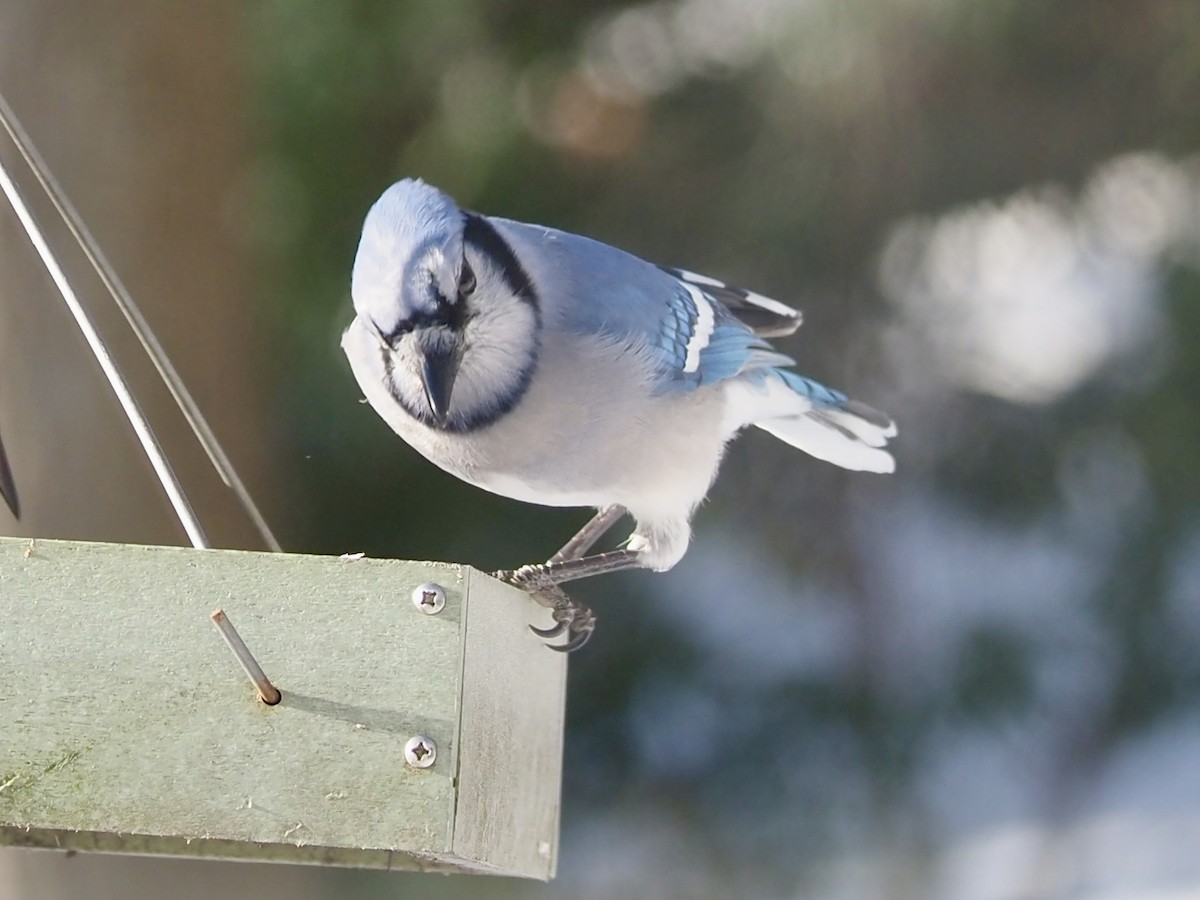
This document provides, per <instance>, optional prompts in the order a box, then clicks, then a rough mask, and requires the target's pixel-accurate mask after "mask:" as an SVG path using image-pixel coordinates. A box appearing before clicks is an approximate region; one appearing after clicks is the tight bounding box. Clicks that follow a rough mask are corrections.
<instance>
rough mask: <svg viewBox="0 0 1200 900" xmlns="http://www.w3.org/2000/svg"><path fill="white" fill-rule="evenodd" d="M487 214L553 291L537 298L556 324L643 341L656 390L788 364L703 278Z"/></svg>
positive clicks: (711, 381) (681, 387)
mask: <svg viewBox="0 0 1200 900" xmlns="http://www.w3.org/2000/svg"><path fill="white" fill-rule="evenodd" d="M492 221H493V222H494V223H495V224H496V225H497V227H499V228H500V229H501V231H502V232H504V233H505V234H508V235H510V236H511V237H513V238H516V239H518V241H519V243H520V244H521V245H522V247H521V249H522V250H523V251H524V252H522V253H520V256H521V257H522V262H523V263H524V264H525V265H526V266H527V267H529V268H530V270H531V272H530V274H532V275H533V276H534V280H535V281H537V282H540V283H541V284H543V285H545V286H546V288H547V289H549V290H550V291H553V292H554V293H555V294H556V295H558V296H556V297H553V298H552V297H544V298H543V302H545V303H546V304H552V303H553V304H554V306H555V313H556V315H555V317H554V318H555V319H556V320H557V321H558V323H559V327H563V328H566V329H567V330H570V331H573V332H575V333H577V334H596V335H604V336H606V337H611V338H615V339H617V340H619V341H626V342H629V343H631V344H636V345H638V346H644V347H646V348H648V349H649V350H650V352H651V354H652V355H653V357H654V359H655V361H656V363H657V364H658V376H659V377H658V382H657V384H656V387H657V389H658V390H660V391H662V392H668V391H691V390H695V389H696V388H698V387H701V386H702V385H709V384H714V383H716V382H719V381H723V380H725V379H728V378H734V377H736V376H738V375H740V374H742V373H743V372H747V371H749V370H752V369H760V368H762V369H765V368H769V367H772V366H781V365H791V364H792V360H791V359H790V358H788V357H787V356H784V355H783V354H781V353H777V352H775V351H774V350H773V349H772V348H771V346H770V345H769V344H767V342H766V341H764V340H763V339H762V338H760V337H758V336H756V335H755V333H754V331H752V330H751V328H750V327H749V326H748V325H747V324H745V323H743V322H742V321H741V320H739V319H738V317H737V316H736V315H735V314H734V313H733V312H731V311H730V310H729V309H728V308H727V307H726V306H725V305H724V304H723V303H721V302H720V301H719V300H718V299H717V298H716V297H715V296H714V292H715V289H714V291H712V292H710V291H709V290H708V288H707V285H705V284H697V283H695V282H694V281H685V280H684V279H683V278H682V277H679V276H677V275H676V273H675V272H674V271H668V270H665V269H662V268H659V267H658V266H655V265H652V264H650V263H648V262H646V261H644V260H642V259H639V258H638V257H636V256H633V255H632V254H629V253H626V252H624V251H623V250H618V249H617V248H615V247H611V246H609V245H608V244H603V243H600V242H599V241H594V240H592V239H590V238H585V237H582V236H580V235H575V234H570V233H568V232H563V231H557V230H555V229H551V228H542V227H537V226H530V225H524V224H521V223H518V222H511V221H508V220H503V219H493V220H492ZM681 274H683V275H684V276H685V277H686V276H687V275H688V274H690V273H681ZM696 277H697V276H692V278H696ZM713 284H714V285H717V284H719V282H715V281H714V282H713ZM755 296H757V295H755ZM768 302H773V301H768ZM778 306H779V307H781V308H783V309H787V308H786V307H783V306H782V304H778Z"/></svg>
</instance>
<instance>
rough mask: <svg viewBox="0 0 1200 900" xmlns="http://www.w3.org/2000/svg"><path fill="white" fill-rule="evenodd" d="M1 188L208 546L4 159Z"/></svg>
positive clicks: (163, 478)
mask: <svg viewBox="0 0 1200 900" xmlns="http://www.w3.org/2000/svg"><path fill="white" fill-rule="evenodd" d="M0 190H3V191H4V195H5V196H6V197H7V198H8V202H9V203H10V204H11V205H12V208H13V212H15V213H16V214H17V218H18V219H19V220H20V222H21V226H22V227H23V228H24V229H25V234H26V235H27V236H28V237H29V240H30V242H31V243H32V244H33V249H34V250H36V251H37V254H38V256H40V257H41V259H42V265H44V266H45V267H46V271H47V272H48V273H49V274H50V278H51V280H52V281H53V282H54V286H55V287H57V288H58V293H59V294H60V295H61V296H62V298H63V301H64V302H65V303H66V304H67V308H68V309H69V310H70V311H71V315H72V316H74V317H75V324H76V325H78V326H79V330H80V331H82V332H83V338H84V340H85V341H87V344H88V347H90V348H91V351H92V354H93V355H94V356H95V357H96V361H97V362H98V363H100V369H101V370H102V371H103V372H104V377H105V378H106V379H108V384H109V386H110V387H111V388H112V390H113V393H114V394H116V395H117V402H118V403H120V404H121V409H122V410H123V411H124V413H125V418H127V419H128V420H129V424H130V425H132V426H133V430H134V433H135V434H137V438H138V442H139V443H141V445H142V450H143V451H145V453H146V457H147V458H148V459H149V460H150V465H151V467H152V468H153V469H154V474H155V475H157V476H158V481H159V483H160V484H161V485H162V486H163V490H164V491H166V493H167V499H168V500H170V502H171V507H172V508H173V509H174V510H175V515H176V516H177V517H178V518H179V522H180V524H181V525H183V530H184V531H186V532H187V536H188V540H190V541H191V542H192V546H193V547H197V548H200V549H205V548H207V547H208V538H206V537H205V536H204V529H202V528H201V527H200V522H199V520H198V519H197V518H196V514H195V512H193V511H192V507H191V504H190V503H188V501H187V498H186V497H185V496H184V495H183V489H182V488H181V487H180V486H179V481H178V479H176V478H175V473H174V472H173V471H172V470H171V464H170V463H169V462H168V461H167V457H166V455H165V454H164V453H163V451H162V447H161V446H160V445H159V443H158V439H157V438H156V437H155V436H154V432H153V430H152V429H151V428H150V423H149V422H148V421H147V420H146V416H145V415H144V414H143V413H142V410H141V408H140V407H139V406H138V404H137V401H136V400H135V399H134V398H133V393H132V392H131V391H130V390H129V385H128V384H127V383H126V382H125V378H124V376H123V375H122V374H121V372H120V370H119V369H118V368H117V365H116V363H115V362H113V359H112V357H111V356H110V355H109V353H108V348H107V347H105V345H104V341H103V340H101V338H100V335H99V333H98V332H97V331H96V328H95V326H94V325H93V324H92V320H91V319H90V318H89V317H88V314H87V312H86V311H85V310H84V308H83V305H82V304H81V303H80V302H79V298H78V297H77V296H76V295H75V291H74V289H73V288H72V287H71V284H70V282H69V281H67V276H66V275H65V274H63V270H62V267H61V266H60V265H59V264H58V260H57V259H56V258H55V256H54V251H53V250H51V249H50V245H49V244H48V243H47V242H46V238H45V236H44V235H43V234H42V230H41V228H39V227H38V224H37V221H36V220H35V219H34V218H33V214H32V213H31V212H30V211H29V207H28V206H26V205H25V200H24V199H23V198H22V197H21V194H20V192H19V191H18V190H17V186H16V184H15V183H14V182H13V180H12V178H11V176H10V175H9V172H8V168H7V167H6V166H5V165H4V161H3V160H2V159H0Z"/></svg>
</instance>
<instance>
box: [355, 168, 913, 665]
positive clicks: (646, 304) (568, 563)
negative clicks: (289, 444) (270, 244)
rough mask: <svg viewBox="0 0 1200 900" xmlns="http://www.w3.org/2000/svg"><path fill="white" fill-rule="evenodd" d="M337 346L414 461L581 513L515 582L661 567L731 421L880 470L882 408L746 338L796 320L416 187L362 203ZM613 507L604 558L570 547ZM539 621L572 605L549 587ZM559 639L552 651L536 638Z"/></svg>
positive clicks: (585, 629)
mask: <svg viewBox="0 0 1200 900" xmlns="http://www.w3.org/2000/svg"><path fill="white" fill-rule="evenodd" d="M351 291H352V294H353V299H354V309H355V313H356V315H355V318H354V321H353V322H351V323H350V326H349V327H348V328H347V330H346V332H345V334H344V335H343V338H342V347H343V349H344V350H345V352H346V356H347V357H348V358H349V361H350V366H351V368H352V370H353V372H354V376H355V378H356V379H357V380H358V383H359V386H360V387H361V388H362V390H363V392H364V394H365V395H366V398H367V400H368V401H369V402H370V404H371V406H372V407H373V408H374V409H375V411H376V412H377V413H378V414H379V415H380V416H382V417H383V419H384V421H385V422H387V424H388V425H390V426H391V427H392V429H393V430H394V431H395V432H396V433H397V434H399V435H400V437H402V438H403V439H404V440H405V441H407V442H408V443H409V444H411V445H412V446H413V447H414V448H415V449H416V450H417V451H418V452H419V453H420V454H421V455H422V456H424V457H425V458H426V459H428V460H429V461H430V462H432V463H433V464H434V465H436V466H439V467H440V468H442V469H444V470H445V471H447V472H449V473H451V474H452V475H455V476H457V477H458V478H461V479H462V480H464V481H466V482H469V483H470V484H473V485H476V486H477V487H481V488H483V489H484V490H487V491H491V492H493V493H496V494H500V495H502V496H505V497H512V498H514V499H517V500H523V501H525V502H527V503H538V504H542V505H546V506H580V507H593V508H595V509H597V510H598V513H597V514H596V516H595V517H594V518H593V519H592V521H590V522H589V523H588V524H587V525H586V526H584V528H583V530H582V531H581V532H580V533H579V534H578V535H576V536H575V537H574V538H572V540H571V541H570V542H569V543H568V544H567V545H566V546H565V547H563V548H562V550H560V551H559V552H558V553H556V554H555V555H554V556H553V557H551V559H550V560H549V561H548V562H546V563H543V564H539V565H532V566H524V567H522V568H521V569H518V570H516V571H514V572H505V573H500V574H501V575H502V576H503V577H506V578H507V579H508V580H510V581H513V582H514V583H517V584H519V585H521V586H523V587H525V588H527V589H529V590H531V591H534V592H536V591H538V590H546V591H557V586H558V585H560V584H562V583H564V582H567V581H570V580H574V579H577V578H583V577H587V576H591V575H596V574H600V573H603V572H614V571H618V570H621V569H628V568H646V569H652V570H654V571H657V572H665V571H666V570H668V569H670V568H671V567H672V566H674V565H675V564H676V563H677V562H679V560H680V558H682V556H683V555H684V552H685V551H686V549H687V546H688V541H689V539H690V537H691V525H690V522H691V518H692V513H693V512H694V510H695V509H696V507H697V505H698V504H699V503H700V502H701V501H702V500H703V499H704V496H705V494H706V493H707V492H708V489H709V487H710V485H711V484H712V481H713V478H714V476H715V475H716V472H717V467H718V465H719V463H720V461H721V455H722V453H723V452H724V450H725V445H726V444H727V443H729V441H730V440H731V439H732V438H733V437H734V436H736V435H737V434H738V432H740V431H741V430H742V429H744V428H746V427H747V426H750V425H755V426H757V427H759V428H762V429H763V430H764V431H767V432H769V433H770V434H773V435H775V436H776V437H777V438H779V439H780V440H782V441H784V442H786V443H788V444H791V445H792V446H794V447H798V448H800V449H801V450H804V451H805V452H807V453H809V454H810V455H812V456H815V457H817V458H818V459H823V460H826V461H827V462H831V463H834V464H836V465H839V466H843V467H845V468H847V469H860V470H865V471H870V472H891V471H892V470H893V468H894V465H895V464H894V461H893V459H892V456H891V455H890V454H889V453H888V452H887V451H886V450H884V449H883V447H884V446H885V445H886V444H887V442H888V439H889V438H891V437H892V436H894V435H895V434H896V426H895V425H894V424H893V423H892V421H891V420H890V419H889V418H888V417H887V416H885V415H884V414H882V413H880V412H878V411H876V410H874V409H872V408H871V407H869V406H866V405H864V404H862V403H859V402H857V401H854V400H851V399H849V398H847V397H846V396H845V395H844V394H842V393H839V392H838V391H835V390H831V389H829V388H827V387H823V386H822V385H820V384H818V383H817V382H815V381H812V380H810V379H808V378H805V377H804V376H802V375H799V374H797V373H795V372H793V371H790V370H789V369H788V368H786V367H788V366H790V365H792V360H791V359H790V358H788V357H787V356H784V355H782V354H780V353H778V352H776V351H775V350H774V349H772V348H771V346H770V345H769V344H768V343H767V342H766V340H765V338H767V337H781V336H784V335H788V334H791V333H792V332H794V331H795V330H796V329H797V328H798V327H799V326H800V321H801V316H800V313H799V312H797V311H796V310H794V309H792V308H790V307H788V306H785V305H784V304H782V303H779V302H777V301H775V300H771V299H769V298H767V297H763V296H760V295H758V294H755V293H752V292H750V291H746V290H742V289H740V288H735V287H732V286H729V285H726V284H723V283H722V282H720V281H717V280H715V279H712V278H707V277H704V276H701V275H696V274H693V273H691V272H687V271H683V270H681V269H667V268H661V267H659V266H655V265H652V264H651V263H648V262H645V261H643V260H641V259H639V258H637V257H635V256H632V255H630V254H628V253H625V252H624V251H621V250H618V249H616V248H615V247H610V246H608V245H607V244H603V243H600V242H598V241H594V240H591V239H589V238H585V237H580V236H578V235H574V234H569V233H567V232H563V231H557V230H555V229H553V228H547V227H544V226H541V225H526V224H523V223H520V222H513V221H509V220H507V219H500V218H493V217H490V216H484V215H479V214H477V213H473V212H469V211H466V210H463V209H460V208H459V207H458V206H457V205H456V204H455V202H454V201H453V200H452V199H451V198H450V197H448V196H447V195H446V194H444V193H442V192H441V191H439V190H438V189H436V188H434V187H432V186H430V185H428V184H425V183H423V182H421V181H419V180H412V179H406V180H404V181H400V182H398V183H396V184H394V185H392V186H391V187H389V188H388V189H387V190H386V191H384V193H383V195H382V196H381V197H380V198H379V199H378V200H377V201H376V202H375V204H374V206H372V207H371V210H370V211H369V212H368V213H367V217H366V222H365V224H364V225H363V232H362V238H361V241H360V243H359V246H358V253H357V256H356V258H355V261H354V272H353V277H352V286H351ZM626 512H628V513H629V514H630V515H631V516H632V517H633V519H634V520H635V522H636V527H635V528H634V531H633V534H632V536H631V537H630V538H629V540H628V541H627V542H626V544H625V545H624V546H623V547H622V548H621V549H618V550H614V551H610V552H608V553H599V554H595V555H592V556H588V555H586V554H587V551H588V550H589V549H590V548H591V547H592V546H593V545H594V544H595V542H596V541H597V540H598V539H599V538H600V536H602V535H603V534H604V533H605V532H606V531H607V530H608V529H609V528H610V527H611V526H612V525H613V524H615V523H616V521H617V520H618V519H620V518H621V516H622V515H624V514H625V513H626ZM554 596H555V597H556V600H555V604H556V606H555V609H556V612H555V618H556V621H557V622H558V627H557V628H556V629H552V630H550V631H548V632H543V633H546V634H556V633H562V631H563V630H569V631H570V632H571V634H572V637H571V640H570V641H569V644H568V646H577V645H578V644H579V643H581V642H582V640H586V638H587V636H588V634H589V633H590V631H591V628H592V625H593V624H594V620H593V619H592V617H591V615H590V612H588V611H586V610H583V609H582V608H581V607H577V606H575V605H574V604H571V603H570V602H569V601H566V600H565V599H563V598H564V597H565V595H561V592H558V593H557V594H555V595H554ZM556 649H560V648H556Z"/></svg>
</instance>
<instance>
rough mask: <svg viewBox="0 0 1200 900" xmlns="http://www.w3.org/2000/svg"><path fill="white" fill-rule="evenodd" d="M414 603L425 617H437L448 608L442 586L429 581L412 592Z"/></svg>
mask: <svg viewBox="0 0 1200 900" xmlns="http://www.w3.org/2000/svg"><path fill="white" fill-rule="evenodd" d="M412 602H413V606H415V607H416V608H417V609H419V610H420V611H421V612H423V613H425V615H427V616H432V615H436V614H437V613H440V612H441V611H442V610H443V609H445V608H446V592H445V590H443V589H442V586H441V585H440V584H434V583H433V582H431V581H427V582H425V583H424V584H422V585H420V586H419V587H417V588H416V589H415V590H414V591H413V592H412Z"/></svg>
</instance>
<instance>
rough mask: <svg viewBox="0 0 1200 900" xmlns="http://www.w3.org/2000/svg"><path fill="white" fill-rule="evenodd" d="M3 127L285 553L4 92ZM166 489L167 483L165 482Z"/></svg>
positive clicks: (266, 536) (266, 537)
mask: <svg viewBox="0 0 1200 900" xmlns="http://www.w3.org/2000/svg"><path fill="white" fill-rule="evenodd" d="M0 125H3V127H4V130H5V131H6V132H7V133H8V136H9V138H10V139H11V140H12V142H13V144H14V145H15V146H16V148H17V152H18V153H20V154H21V158H22V159H23V160H24V161H25V164H26V165H27V166H28V167H29V169H30V171H31V172H32V173H33V175H34V177H35V178H36V179H37V182H38V184H39V185H40V186H41V188H42V190H43V192H45V194H46V196H47V197H48V198H49V199H50V202H51V203H52V204H53V205H54V209H55V211H56V212H57V213H58V215H59V217H60V218H61V219H62V221H63V224H65V225H66V226H67V229H68V230H69V231H70V232H71V235H72V236H73V237H74V238H75V241H76V243H78V244H79V247H80V249H81V250H82V251H83V253H84V255H85V256H86V257H87V259H88V262H89V263H90V264H91V266H92V268H93V269H94V270H95V271H96V274H97V275H98V276H99V277H100V280H101V282H102V283H103V284H104V287H105V289H106V290H107V291H108V293H109V295H110V296H111V297H112V298H113V302H114V303H116V305H117V308H118V309H120V310H121V314H122V315H124V317H125V321H126V322H127V323H128V324H129V328H130V330H132V331H133V333H134V334H135V335H136V336H137V339H138V341H139V342H140V343H141V345H142V349H143V350H144V351H145V352H146V355H147V356H149V357H150V361H151V362H152V363H154V368H155V369H156V370H157V371H158V375H159V377H160V378H162V380H163V383H164V384H165V385H166V386H167V390H168V391H170V392H171V396H172V398H174V400H175V405H176V406H178V407H179V411H180V412H181V413H182V414H183V417H184V418H185V419H186V420H187V423H188V425H189V426H190V427H191V429H192V433H193V434H194V435H195V436H196V440H197V441H199V443H200V446H201V447H203V448H204V452H205V453H206V454H207V455H208V459H209V462H211V463H212V465H213V468H214V469H216V470H217V474H218V475H219V476H220V477H221V480H222V481H223V482H225V485H226V486H227V487H229V488H230V490H232V491H233V493H234V495H235V496H236V497H237V499H238V502H239V503H241V505H242V508H243V509H244V510H245V511H246V514H247V515H248V516H249V517H250V520H251V521H252V522H253V523H254V527H255V528H256V529H257V530H258V533H259V535H261V536H262V539H263V541H264V542H265V543H266V545H267V548H268V549H269V550H272V551H275V552H276V553H278V552H280V551H281V550H282V548H281V547H280V545H279V541H278V540H276V539H275V535H274V533H273V532H272V531H271V529H270V526H268V525H267V521H266V519H264V518H263V515H262V513H261V512H260V511H259V509H258V506H257V505H256V504H255V503H254V500H253V498H251V496H250V492H249V491H247V490H246V486H245V485H244V484H243V483H242V479H241V478H240V477H238V474H237V470H236V469H234V467H233V463H232V462H230V460H229V457H228V456H227V455H226V454H225V450H224V448H222V446H221V443H220V441H218V440H217V437H216V435H215V434H214V433H213V430H212V428H210V427H209V424H208V420H207V419H205V418H204V414H203V413H202V412H200V407H199V406H198V405H197V404H196V401H195V399H193V397H192V395H191V392H190V391H189V390H188V389H187V386H186V385H185V384H184V383H183V379H182V378H180V377H179V373H178V372H177V371H176V370H175V366H174V365H173V364H172V363H171V359H170V357H169V356H168V355H167V352H166V351H165V350H164V349H163V347H162V345H161V344H160V343H159V342H158V338H156V337H155V336H154V332H153V331H152V330H151V328H150V325H149V323H147V322H146V319H145V317H143V316H142V313H141V310H140V309H138V306H137V304H136V303H134V301H133V297H132V295H130V293H129V291H128V290H127V289H126V288H125V285H124V283H123V282H122V281H121V279H120V277H119V276H118V275H117V273H116V271H115V270H114V269H113V267H112V266H111V265H110V264H109V262H108V258H107V257H106V256H105V255H104V252H103V251H102V250H101V249H100V245H99V243H98V242H97V241H96V239H95V238H94V237H93V236H92V233H91V231H89V230H88V227H87V226H86V225H85V224H84V222H83V217H82V216H80V215H79V213H78V211H77V210H76V209H75V207H74V205H73V204H72V203H71V201H70V200H69V199H68V198H67V195H66V193H65V192H64V191H63V190H62V188H61V187H60V185H59V184H58V181H57V180H56V179H55V178H54V176H53V174H51V172H50V167H49V166H47V165H46V162H45V160H44V159H43V158H42V156H41V154H40V153H38V150H37V147H35V146H34V144H33V141H32V140H31V139H30V137H29V134H28V132H26V131H25V129H24V128H23V127H22V125H21V122H20V120H19V119H17V117H16V114H15V113H14V112H13V109H12V107H11V106H9V104H8V101H7V100H6V99H5V98H4V95H3V94H0ZM164 487H165V485H164Z"/></svg>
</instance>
